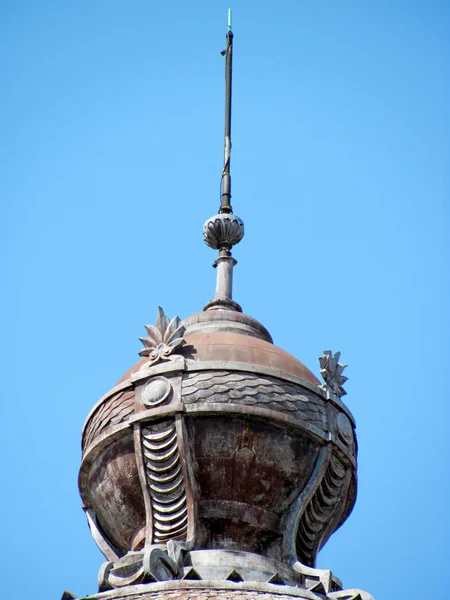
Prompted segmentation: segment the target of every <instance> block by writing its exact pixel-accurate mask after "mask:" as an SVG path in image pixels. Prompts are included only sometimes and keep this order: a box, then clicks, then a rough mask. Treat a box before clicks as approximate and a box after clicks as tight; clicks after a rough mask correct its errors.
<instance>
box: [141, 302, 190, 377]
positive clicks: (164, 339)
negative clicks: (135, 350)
mask: <svg viewBox="0 0 450 600" xmlns="http://www.w3.org/2000/svg"><path fill="white" fill-rule="evenodd" d="M180 323H181V322H180V319H179V317H174V318H173V319H172V320H171V321H170V320H169V319H168V317H167V316H166V315H165V314H164V311H163V309H162V308H161V307H160V306H159V307H158V316H157V317H156V324H155V325H145V329H146V330H147V333H148V337H144V338H139V339H140V341H141V342H142V343H143V344H144V346H145V348H144V349H143V350H141V351H140V352H139V354H140V356H148V357H149V359H150V365H152V364H155V363H157V362H159V361H162V360H169V359H170V355H171V354H173V352H175V350H176V349H177V348H179V347H180V346H182V345H183V344H185V340H184V337H183V336H184V332H185V328H184V326H183V325H181V324H180Z"/></svg>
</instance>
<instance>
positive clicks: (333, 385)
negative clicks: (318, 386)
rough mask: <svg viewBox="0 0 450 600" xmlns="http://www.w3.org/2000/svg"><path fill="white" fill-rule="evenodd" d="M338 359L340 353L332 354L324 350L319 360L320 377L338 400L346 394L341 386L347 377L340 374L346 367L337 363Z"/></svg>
mask: <svg viewBox="0 0 450 600" xmlns="http://www.w3.org/2000/svg"><path fill="white" fill-rule="evenodd" d="M340 357H341V353H340V352H335V353H334V354H333V353H332V352H331V350H324V352H323V355H322V356H321V357H320V358H319V363H320V374H321V375H322V377H323V380H324V381H325V384H326V386H327V387H328V388H329V389H330V391H331V392H332V393H333V394H335V395H336V396H338V398H340V397H341V396H345V395H346V394H347V392H346V391H345V390H344V388H343V385H344V383H345V382H346V381H347V380H348V377H345V375H342V372H343V371H344V369H345V368H346V367H347V365H345V364H343V363H340V362H338V361H339V359H340Z"/></svg>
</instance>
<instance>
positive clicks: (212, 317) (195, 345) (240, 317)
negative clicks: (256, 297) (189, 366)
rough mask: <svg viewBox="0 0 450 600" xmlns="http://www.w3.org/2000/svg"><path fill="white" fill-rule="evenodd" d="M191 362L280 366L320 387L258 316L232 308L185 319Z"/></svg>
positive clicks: (142, 361)
mask: <svg viewBox="0 0 450 600" xmlns="http://www.w3.org/2000/svg"><path fill="white" fill-rule="evenodd" d="M182 325H183V326H184V327H185V328H186V332H185V340H186V346H187V347H188V350H187V351H186V352H185V353H184V355H185V357H186V359H187V360H188V361H197V362H199V361H205V360H206V361H233V362H242V363H249V364H255V365H260V366H262V367H268V368H272V369H277V370H279V371H281V372H285V373H289V374H291V375H296V376H297V377H301V378H302V379H304V380H305V381H307V382H309V383H311V384H312V385H316V386H319V385H320V382H319V380H318V379H317V377H316V376H315V375H314V374H313V373H312V372H311V371H310V370H309V369H308V368H307V367H305V365H304V364H303V363H301V362H300V361H299V360H297V359H296V358H295V357H293V356H292V355H291V354H289V353H288V352H285V351H284V350H282V349H281V348H279V347H278V346H275V345H274V344H273V343H272V337H271V335H270V334H269V332H268V331H267V329H266V328H265V327H264V326H263V325H261V323H259V322H258V321H256V319H253V318H252V317H249V316H248V315H245V314H243V313H239V312H235V311H231V310H214V311H204V312H200V313H196V314H194V315H192V316H191V317H188V318H187V319H185V320H184V321H183V322H182ZM147 360H148V359H147V358H146V357H143V358H141V359H140V360H139V361H138V362H137V363H136V364H135V365H133V366H132V367H131V368H130V369H129V370H128V371H127V372H126V373H125V374H124V375H123V376H122V377H121V378H120V379H119V381H118V382H117V384H116V385H118V384H120V383H122V382H124V381H126V380H127V379H129V378H130V376H131V375H133V374H134V373H136V372H137V371H139V370H140V369H141V368H142V366H143V365H144V364H145V363H146V361H147Z"/></svg>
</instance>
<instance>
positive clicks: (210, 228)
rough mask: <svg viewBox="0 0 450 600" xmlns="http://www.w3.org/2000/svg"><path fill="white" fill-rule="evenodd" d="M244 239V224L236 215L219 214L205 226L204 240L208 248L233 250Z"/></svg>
mask: <svg viewBox="0 0 450 600" xmlns="http://www.w3.org/2000/svg"><path fill="white" fill-rule="evenodd" d="M243 237H244V223H243V221H242V220H241V219H240V218H239V217H236V215H231V214H218V215H214V216H213V217H211V218H209V219H208V220H207V221H206V223H205V224H204V225H203V239H204V242H205V244H206V245H207V246H209V247H210V248H214V249H215V250H219V249H220V248H224V247H225V248H231V247H232V246H235V245H236V244H238V243H239V242H240V241H241V240H242V238H243Z"/></svg>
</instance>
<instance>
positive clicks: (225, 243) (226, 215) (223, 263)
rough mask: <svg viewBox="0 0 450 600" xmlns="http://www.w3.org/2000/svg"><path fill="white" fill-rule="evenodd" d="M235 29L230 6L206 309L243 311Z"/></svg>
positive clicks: (207, 232) (206, 233)
mask: <svg viewBox="0 0 450 600" xmlns="http://www.w3.org/2000/svg"><path fill="white" fill-rule="evenodd" d="M233 37H234V36H233V32H232V31H231V9H228V31H227V35H226V40H227V46H226V49H225V50H223V51H222V53H221V54H222V56H225V135H224V161H223V170H222V178H221V186H220V190H221V192H220V207H219V212H218V214H217V215H214V216H213V217H211V218H210V219H208V220H207V221H206V223H205V225H204V226H203V237H204V241H205V244H206V245H207V246H209V247H210V248H214V249H215V250H219V256H218V258H217V259H216V260H215V261H214V264H213V267H217V283H216V295H215V297H214V300H211V302H208V304H207V305H206V306H205V308H204V309H203V310H212V309H218V308H227V309H230V310H237V311H239V312H242V308H241V307H240V306H239V304H238V303H237V302H235V301H234V300H233V296H232V288H233V267H234V265H235V264H236V260H235V259H234V258H233V257H232V256H231V248H232V247H233V246H234V245H235V244H238V243H239V242H240V241H241V239H242V238H243V237H244V223H243V222H242V221H241V219H240V218H239V217H236V216H235V215H233V209H232V207H231V203H230V200H231V175H230V158H231V90H232V75H233Z"/></svg>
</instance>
